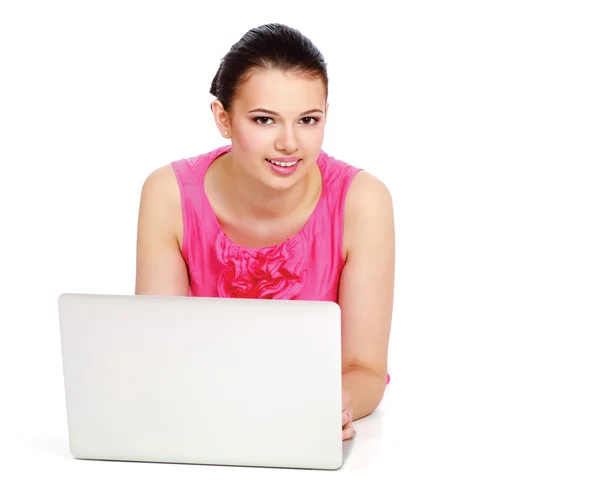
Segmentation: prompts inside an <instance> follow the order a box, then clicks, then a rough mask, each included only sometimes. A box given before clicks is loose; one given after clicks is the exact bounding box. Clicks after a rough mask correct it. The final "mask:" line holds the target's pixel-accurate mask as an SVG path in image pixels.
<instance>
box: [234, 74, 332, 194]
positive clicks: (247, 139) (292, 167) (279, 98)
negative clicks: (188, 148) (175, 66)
mask: <svg viewBox="0 0 600 483" xmlns="http://www.w3.org/2000/svg"><path fill="white" fill-rule="evenodd" d="M327 107H328V106H327V100H326V97H325V86H324V84H323V81H322V80H321V79H320V78H317V79H311V78H309V77H307V76H302V75H298V74H294V73H284V72H282V71H279V70H260V71H257V72H255V73H253V74H252V76H251V77H250V78H249V79H248V80H247V81H246V82H245V83H244V84H242V85H241V86H240V87H239V89H238V92H237V96H236V99H235V100H234V102H233V104H232V106H231V113H230V116H229V123H230V128H231V131H232V155H233V159H234V160H235V164H234V167H235V169H240V170H244V171H245V173H246V174H247V175H248V176H251V177H253V178H255V179H257V180H258V181H260V182H262V183H264V184H266V185H268V186H270V187H272V188H275V189H285V188H289V187H291V186H292V185H294V184H295V183H296V182H298V181H299V180H301V179H302V178H304V177H305V176H306V175H307V173H308V172H309V171H310V170H311V169H312V168H313V166H314V165H315V163H316V160H317V158H318V156H319V153H320V150H321V146H322V144H323V137H324V131H325V118H326V115H327ZM274 158H289V159H279V160H276V159H274ZM269 159H270V160H273V161H277V162H279V163H280V164H282V163H283V164H284V165H283V166H281V165H277V164H274V163H273V162H271V161H268V160H269Z"/></svg>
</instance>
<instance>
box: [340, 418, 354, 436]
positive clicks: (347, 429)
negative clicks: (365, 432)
mask: <svg viewBox="0 0 600 483" xmlns="http://www.w3.org/2000/svg"><path fill="white" fill-rule="evenodd" d="M355 433H356V431H355V429H354V425H353V424H352V421H350V422H349V423H348V424H346V426H344V427H343V428H342V440H346V439H351V438H352V437H353V436H354V434H355Z"/></svg>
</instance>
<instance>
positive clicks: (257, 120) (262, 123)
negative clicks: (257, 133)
mask: <svg viewBox="0 0 600 483" xmlns="http://www.w3.org/2000/svg"><path fill="white" fill-rule="evenodd" d="M269 119H271V118H270V117H255V118H254V122H258V124H260V125H261V126H264V125H265V124H267V123H266V122H259V121H262V120H265V121H268V120H269Z"/></svg>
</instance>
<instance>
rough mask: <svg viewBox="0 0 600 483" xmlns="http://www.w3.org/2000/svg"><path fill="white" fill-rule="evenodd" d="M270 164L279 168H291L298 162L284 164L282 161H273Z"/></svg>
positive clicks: (270, 160)
mask: <svg viewBox="0 0 600 483" xmlns="http://www.w3.org/2000/svg"><path fill="white" fill-rule="evenodd" d="M268 161H269V162H270V163H273V164H276V165H277V166H283V167H284V168H289V167H290V166H294V164H296V163H297V162H298V161H294V162H293V163H282V162H280V161H273V160H272V159H269V160H268Z"/></svg>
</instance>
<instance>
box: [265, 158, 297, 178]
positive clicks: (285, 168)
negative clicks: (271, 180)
mask: <svg viewBox="0 0 600 483" xmlns="http://www.w3.org/2000/svg"><path fill="white" fill-rule="evenodd" d="M265 161H266V162H267V164H268V165H269V168H271V171H273V172H274V173H276V174H279V175H290V174H293V173H294V172H295V171H296V169H297V168H298V165H299V164H300V162H301V161H302V159H297V160H296V161H289V162H284V161H276V160H274V159H265Z"/></svg>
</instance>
